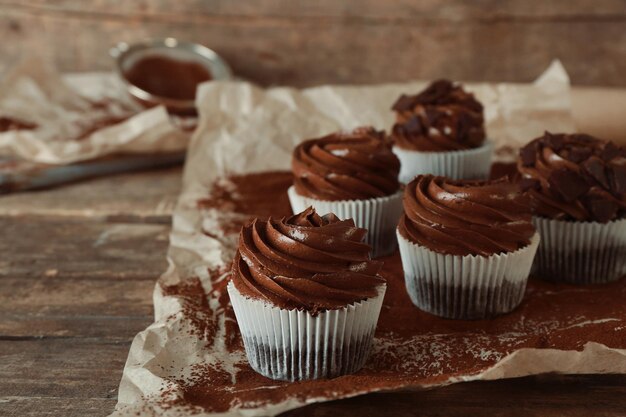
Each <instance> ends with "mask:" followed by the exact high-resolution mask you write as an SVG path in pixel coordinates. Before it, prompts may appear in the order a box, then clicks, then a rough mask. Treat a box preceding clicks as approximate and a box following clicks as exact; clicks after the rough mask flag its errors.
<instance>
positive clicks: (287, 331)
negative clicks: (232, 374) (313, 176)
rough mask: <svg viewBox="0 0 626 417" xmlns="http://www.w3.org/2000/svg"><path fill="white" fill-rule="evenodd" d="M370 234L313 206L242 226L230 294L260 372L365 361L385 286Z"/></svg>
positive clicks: (326, 373)
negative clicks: (368, 239)
mask: <svg viewBox="0 0 626 417" xmlns="http://www.w3.org/2000/svg"><path fill="white" fill-rule="evenodd" d="M365 234H366V230H364V229H361V228H358V227H356V226H355V225H354V222H353V221H352V220H339V218H337V216H335V215H334V214H327V215H325V216H322V217H320V216H319V215H318V214H317V213H316V212H315V210H314V209H312V208H308V209H306V210H305V211H304V212H302V213H300V214H297V215H294V216H293V217H290V218H287V219H284V218H283V219H281V220H276V219H269V220H267V221H261V220H258V219H257V220H254V221H252V222H251V223H250V224H248V225H246V226H245V227H243V229H242V230H241V234H240V237H239V249H238V251H237V254H236V256H235V259H234V261H233V266H232V274H231V281H230V282H229V284H228V294H229V295H230V299H231V302H232V305H233V309H234V311H235V316H236V317H237V323H238V324H239V329H240V330H241V335H242V337H243V342H244V346H245V349H246V355H247V356H248V361H249V362H250V365H251V366H252V368H253V369H254V370H255V371H257V372H258V373H260V374H262V375H264V376H267V377H269V378H272V379H280V380H288V381H296V380H306V379H319V378H332V377H336V376H339V375H345V374H350V373H353V372H356V371H357V370H359V369H360V368H361V367H362V366H363V364H364V363H365V361H366V359H367V356H368V354H369V350H370V346H371V342H372V339H373V337H374V331H375V329H376V323H377V321H378V315H379V313H380V308H381V305H382V300H383V297H384V293H385V289H386V284H385V280H384V279H383V278H381V277H380V275H379V271H380V268H381V266H382V263H381V262H377V261H372V260H371V259H370V249H371V248H370V246H369V245H367V244H366V243H364V242H363V238H364V237H365Z"/></svg>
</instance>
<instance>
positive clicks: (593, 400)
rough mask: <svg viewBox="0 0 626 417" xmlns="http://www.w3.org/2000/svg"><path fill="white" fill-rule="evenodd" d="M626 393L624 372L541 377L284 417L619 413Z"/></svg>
mask: <svg viewBox="0 0 626 417" xmlns="http://www.w3.org/2000/svg"><path fill="white" fill-rule="evenodd" d="M624 394H626V376H624V375H602V376H558V375H543V376H536V377H527V378H518V379H512V380H504V381H494V382H471V383H465V384H457V385H451V386H449V387H445V388H441V389H436V390H431V391H422V392H401V393H386V394H373V395H368V396H363V397H357V398H353V399H348V400H341V401H333V402H330V403H322V404H314V405H310V406H307V407H304V408H302V409H299V410H294V411H291V412H289V413H285V414H283V416H285V417H291V416H298V417H312V416H315V417H334V416H338V415H339V416H341V415H354V416H379V415H393V416H397V417H403V416H416V415H419V416H420V417H443V416H484V417H489V416H493V417H495V416H497V417H518V416H519V417H527V416H542V417H562V416H568V417H588V416H594V417H600V416H621V415H624V410H626V401H625V400H624Z"/></svg>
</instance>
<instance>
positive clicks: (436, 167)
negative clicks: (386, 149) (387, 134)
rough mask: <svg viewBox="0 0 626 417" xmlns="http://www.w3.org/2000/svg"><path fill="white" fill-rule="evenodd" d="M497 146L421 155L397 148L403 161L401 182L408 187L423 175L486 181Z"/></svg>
mask: <svg viewBox="0 0 626 417" xmlns="http://www.w3.org/2000/svg"><path fill="white" fill-rule="evenodd" d="M492 150H493V143H492V142H491V141H485V143H484V144H483V145H482V146H481V147H479V148H475V149H467V150H461V151H448V152H419V151H411V150H407V149H402V148H399V147H397V146H394V147H393V153H395V154H396V156H397V157H398V159H399V160H400V175H399V179H400V182H402V183H404V184H407V183H409V182H410V181H411V180H412V179H413V178H415V177H417V176H418V175H422V174H433V175H440V176H444V177H448V178H452V179H454V180H459V179H485V178H488V177H489V171H490V169H491V154H492Z"/></svg>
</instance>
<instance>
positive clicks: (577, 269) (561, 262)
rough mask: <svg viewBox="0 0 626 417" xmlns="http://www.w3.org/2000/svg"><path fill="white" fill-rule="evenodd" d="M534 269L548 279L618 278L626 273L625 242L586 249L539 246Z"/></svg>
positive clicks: (591, 281)
mask: <svg viewBox="0 0 626 417" xmlns="http://www.w3.org/2000/svg"><path fill="white" fill-rule="evenodd" d="M533 271H534V273H535V274H536V275H537V276H539V277H540V278H542V279H544V280H546V281H552V282H566V283H570V284H579V285H590V284H605V283H608V282H613V281H617V280H618V279H620V278H621V277H623V276H624V275H625V274H626V246H624V245H622V246H614V247H609V248H603V249H595V250H587V251H553V250H550V249H546V248H542V247H541V246H540V247H539V250H538V251H537V256H536V257H535V262H534V265H533Z"/></svg>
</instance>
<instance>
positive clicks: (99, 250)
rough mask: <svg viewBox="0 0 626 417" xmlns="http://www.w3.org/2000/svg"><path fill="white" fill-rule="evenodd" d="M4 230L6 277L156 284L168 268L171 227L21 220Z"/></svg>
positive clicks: (0, 245) (1, 265)
mask: <svg viewBox="0 0 626 417" xmlns="http://www.w3.org/2000/svg"><path fill="white" fill-rule="evenodd" d="M0 230H2V235H1V236H0V253H2V254H3V256H2V257H0V276H1V277H9V278H11V277H20V278H23V277H35V278H37V277H53V276H56V275H60V276H63V277H64V279H65V280H66V281H67V280H68V279H70V278H75V279H78V280H80V279H83V278H85V277H88V278H90V279H96V278H100V279H103V280H106V281H111V280H132V279H147V280H151V281H154V280H156V278H157V277H158V276H159V275H160V274H161V273H163V271H165V268H166V266H167V263H166V261H165V256H164V254H165V251H166V248H167V242H168V233H169V226H167V225H162V224H131V223H99V222H90V221H85V222H78V221H75V220H74V221H72V220H65V219H58V218H48V219H47V220H46V219H45V218H44V219H41V218H39V219H38V218H35V217H28V216H19V217H0ZM34 282H37V281H34Z"/></svg>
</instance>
